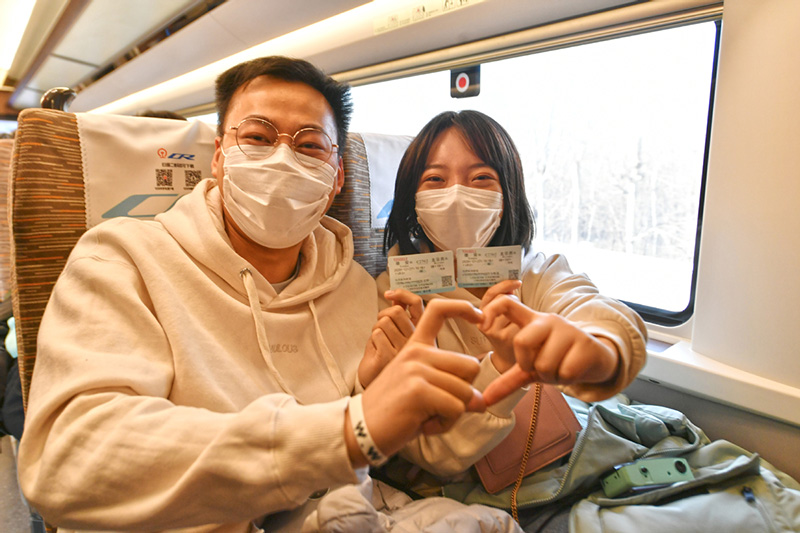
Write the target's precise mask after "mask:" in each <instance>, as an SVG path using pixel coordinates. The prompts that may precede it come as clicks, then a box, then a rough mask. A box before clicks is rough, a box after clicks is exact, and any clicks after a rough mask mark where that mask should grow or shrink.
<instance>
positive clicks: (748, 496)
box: [742, 485, 778, 533]
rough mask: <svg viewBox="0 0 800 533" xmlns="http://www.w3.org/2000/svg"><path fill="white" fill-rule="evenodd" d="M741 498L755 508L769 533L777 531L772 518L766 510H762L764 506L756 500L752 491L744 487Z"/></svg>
mask: <svg viewBox="0 0 800 533" xmlns="http://www.w3.org/2000/svg"><path fill="white" fill-rule="evenodd" d="M742 496H744V501H746V502H747V503H749V504H750V505H752V506H753V507H755V508H756V510H757V511H758V513H759V514H760V515H761V520H763V521H764V524H766V525H767V528H768V529H769V531H770V533H772V532H773V531H778V529H777V528H776V527H775V523H774V522H773V521H772V516H770V514H769V512H767V509H765V508H764V504H762V503H761V502H760V501H759V500H758V498H756V495H755V493H754V492H753V489H751V488H750V487H748V486H747V485H745V486H744V487H742Z"/></svg>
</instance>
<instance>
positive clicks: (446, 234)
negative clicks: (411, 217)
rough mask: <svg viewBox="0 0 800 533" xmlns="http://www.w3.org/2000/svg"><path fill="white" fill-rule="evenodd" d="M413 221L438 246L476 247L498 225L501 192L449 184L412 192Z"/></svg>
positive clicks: (484, 244) (500, 214)
mask: <svg viewBox="0 0 800 533" xmlns="http://www.w3.org/2000/svg"><path fill="white" fill-rule="evenodd" d="M416 211H417V221H418V222H419V224H420V225H421V226H422V229H423V230H425V235H427V236H428V238H429V239H430V240H431V242H432V243H433V244H434V245H435V246H436V248H438V249H439V250H456V249H457V248H480V247H482V246H486V245H487V244H489V241H491V240H492V237H493V236H494V233H495V231H497V228H498V227H499V226H500V218H501V216H502V214H503V194H502V193H499V192H496V191H487V190H482V189H475V188H472V187H466V186H464V185H453V186H452V187H447V188H445V189H435V190H427V191H419V192H417V194H416Z"/></svg>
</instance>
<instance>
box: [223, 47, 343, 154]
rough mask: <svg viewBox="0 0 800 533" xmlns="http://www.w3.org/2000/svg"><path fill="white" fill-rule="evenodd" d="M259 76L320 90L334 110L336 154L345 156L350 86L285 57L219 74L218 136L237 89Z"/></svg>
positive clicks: (299, 61) (232, 68)
mask: <svg viewBox="0 0 800 533" xmlns="http://www.w3.org/2000/svg"><path fill="white" fill-rule="evenodd" d="M260 76H269V77H271V78H276V79H280V80H284V81H297V82H300V83H305V84H306V85H308V86H309V87H311V88H313V89H316V90H317V91H319V92H320V93H321V94H322V96H324V97H325V100H327V101H328V104H329V105H330V106H331V109H332V110H333V117H334V120H335V121H336V137H337V139H336V143H337V144H338V145H339V155H340V156H341V155H342V154H344V151H345V148H346V145H347V128H348V127H349V125H350V115H351V114H352V113H353V103H352V100H351V97H350V86H349V85H348V84H346V83H342V82H338V81H336V80H334V79H333V78H331V77H330V76H328V75H327V74H325V73H324V72H322V71H321V70H320V69H318V68H317V67H315V66H314V65H312V64H311V63H309V62H308V61H305V60H303V59H295V58H291V57H284V56H268V57H260V58H257V59H252V60H250V61H246V62H244V63H240V64H238V65H236V66H234V67H231V68H230V69H228V70H226V71H225V72H223V73H222V74H220V75H219V77H218V78H217V82H216V106H217V120H218V123H217V133H218V134H219V135H222V134H223V130H222V129H223V127H224V124H225V116H226V115H227V114H228V106H229V105H230V103H231V100H232V99H233V95H234V94H235V93H236V91H237V90H239V88H240V87H243V86H244V85H246V84H248V83H250V82H251V81H253V80H254V79H256V78H258V77H260Z"/></svg>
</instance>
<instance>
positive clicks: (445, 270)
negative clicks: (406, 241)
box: [387, 250, 456, 294]
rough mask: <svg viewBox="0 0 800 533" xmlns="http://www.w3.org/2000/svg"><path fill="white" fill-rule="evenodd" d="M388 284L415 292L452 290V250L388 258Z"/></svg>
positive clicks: (453, 285)
mask: <svg viewBox="0 0 800 533" xmlns="http://www.w3.org/2000/svg"><path fill="white" fill-rule="evenodd" d="M387 264H388V267H389V284H390V285H391V287H392V289H406V290H407V291H411V292H413V293H415V294H430V293H434V292H447V291H453V290H455V288H456V285H455V269H454V266H453V252H452V251H451V250H445V251H444V252H432V253H427V254H414V255H396V256H392V257H390V258H389V260H388V262H387Z"/></svg>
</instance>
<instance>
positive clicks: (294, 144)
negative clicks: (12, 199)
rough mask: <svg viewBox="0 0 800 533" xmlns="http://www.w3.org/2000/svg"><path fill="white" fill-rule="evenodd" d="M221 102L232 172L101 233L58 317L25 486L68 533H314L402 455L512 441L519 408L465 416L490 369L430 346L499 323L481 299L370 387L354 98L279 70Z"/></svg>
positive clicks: (283, 63) (242, 80)
mask: <svg viewBox="0 0 800 533" xmlns="http://www.w3.org/2000/svg"><path fill="white" fill-rule="evenodd" d="M217 106H218V113H219V131H218V134H219V135H218V137H217V140H216V152H215V155H214V159H213V163H212V172H213V175H214V176H215V177H216V180H206V181H203V182H201V183H200V184H199V185H198V186H197V187H196V188H195V189H194V191H193V192H192V193H191V194H189V195H187V196H186V197H184V198H182V199H181V200H180V201H179V202H178V203H177V204H176V205H175V207H174V208H172V209H171V210H169V211H168V212H166V213H163V214H161V215H159V216H158V217H157V218H156V220H155V221H149V222H145V221H141V220H136V219H130V218H118V219H113V220H110V221H107V222H105V223H103V224H100V225H98V226H96V227H95V228H93V229H91V230H89V231H87V232H86V234H85V235H84V236H83V237H82V238H81V240H80V242H79V243H78V244H77V246H76V247H75V249H74V251H73V253H72V255H71V256H70V259H69V261H68V263H67V266H66V268H65V269H64V272H63V274H62V275H61V278H60V279H59V281H58V283H57V284H56V287H55V288H54V290H53V294H52V297H51V299H50V302H49V304H48V307H47V309H46V312H45V315H44V317H43V320H42V324H41V328H40V335H39V340H38V349H39V352H38V355H37V363H36V371H35V374H34V377H33V382H32V386H31V391H30V400H29V407H28V413H27V417H28V418H27V420H26V428H25V434H24V436H23V438H22V442H21V447H20V453H19V467H20V481H21V485H22V488H23V491H24V493H25V495H26V497H27V498H28V500H29V501H30V502H31V503H32V504H33V506H34V507H35V508H36V509H37V510H38V511H39V512H40V513H41V514H42V515H43V516H44V517H45V519H46V520H47V521H49V522H51V523H54V524H56V525H58V526H59V527H60V528H61V530H65V529H64V528H72V529H92V530H118V531H119V530H167V529H180V530H181V531H189V530H190V531H226V532H227V531H236V532H246V531H251V530H256V529H257V525H259V524H262V523H263V517H264V516H266V515H271V516H270V517H269V519H268V520H269V526H268V528H269V529H270V530H274V529H277V528H278V527H280V524H281V523H284V524H286V525H285V527H286V528H296V527H299V526H298V524H300V523H302V520H303V518H304V517H305V516H306V515H308V514H309V513H310V512H311V511H312V510H313V498H312V499H311V500H310V496H315V495H316V496H318V495H319V494H321V493H324V492H325V491H326V490H327V489H329V488H335V487H342V486H347V485H349V484H356V483H359V482H361V481H364V480H365V477H366V471H367V469H366V468H364V467H366V466H367V465H368V464H378V463H380V462H382V461H383V460H384V458H385V456H388V455H391V454H394V453H395V452H397V451H399V450H401V448H404V447H405V448H406V449H408V450H409V455H410V456H411V457H418V458H419V459H420V462H421V463H423V464H426V465H427V464H434V465H436V464H440V465H444V466H443V467H442V468H441V470H442V471H445V472H448V471H449V472H453V471H457V470H459V469H463V468H466V467H467V466H469V464H471V463H472V462H474V461H475V460H476V459H477V458H479V457H480V456H481V455H482V454H483V453H485V451H486V450H488V449H489V448H491V447H492V446H493V445H494V444H495V443H497V442H499V440H501V439H502V438H503V437H504V436H505V434H506V433H507V432H508V430H510V425H511V419H510V418H509V416H510V411H511V408H512V407H513V404H514V403H515V401H516V399H518V397H519V395H517V396H516V397H513V395H512V398H509V399H508V401H507V402H505V404H504V403H503V402H501V403H500V404H497V405H495V406H493V407H492V411H493V413H489V412H487V413H483V414H478V413H471V414H468V415H466V416H461V415H462V414H463V413H464V411H465V410H478V411H481V410H483V407H484V406H483V404H482V400H481V397H480V394H478V393H477V392H476V390H475V389H474V388H473V381H475V386H476V387H478V388H480V387H481V386H483V385H481V383H480V382H481V379H482V380H483V384H485V383H486V382H488V380H490V379H491V377H492V375H491V372H489V373H488V374H487V372H486V368H485V367H486V365H479V363H478V362H477V361H476V360H474V359H472V358H469V357H466V356H461V355H458V354H453V353H448V352H443V351H440V350H437V349H436V348H434V347H433V346H432V344H433V338H434V336H435V332H436V330H438V325H440V323H441V317H442V316H444V315H448V314H449V315H454V316H455V315H458V316H461V317H464V318H466V319H468V320H472V321H478V320H479V318H480V317H479V315H478V313H477V312H476V311H475V310H474V309H473V308H472V307H471V306H470V305H468V304H464V303H463V302H459V303H455V302H454V303H453V304H452V305H450V304H447V305H449V307H448V306H447V305H445V306H444V307H443V308H441V309H439V308H435V307H436V306H434V308H431V309H428V310H427V311H426V316H427V317H428V318H426V319H425V321H423V322H422V323H420V325H419V328H418V330H417V333H416V334H415V336H414V337H413V338H412V341H411V342H409V343H408V344H407V345H406V346H405V347H404V348H403V350H402V351H401V352H400V353H399V354H398V355H397V356H396V357H395V358H394V359H393V360H392V361H391V362H390V363H389V364H388V365H387V366H386V367H385V368H384V369H383V371H382V372H381V373H380V374H379V375H378V376H377V377H375V378H374V379H372V378H371V377H370V379H369V381H370V384H369V386H368V388H367V390H366V391H363V394H360V393H361V392H362V387H361V384H360V380H359V379H358V375H359V365H360V364H362V361H365V362H366V363H364V364H366V365H367V366H370V364H371V368H374V366H375V364H374V361H372V362H371V363H370V358H371V357H375V354H372V353H371V352H370V350H367V353H366V355H364V353H365V351H364V346H365V345H366V344H367V339H368V338H369V336H370V332H371V330H372V328H373V324H374V322H375V320H376V316H377V299H376V288H375V283H374V280H373V279H372V278H371V277H370V276H369V275H368V274H367V272H366V271H365V270H364V269H363V268H361V267H360V266H359V265H358V264H357V263H355V262H354V261H353V244H352V235H351V233H350V230H349V229H348V228H347V227H345V226H344V225H342V224H341V223H339V222H337V221H335V220H333V219H331V218H328V217H325V216H324V213H325V212H326V210H327V209H328V207H329V206H330V205H331V203H332V201H333V198H334V196H335V195H336V194H337V193H338V192H339V191H340V190H341V188H342V185H343V181H344V173H343V170H342V157H341V155H342V151H343V149H344V142H345V140H346V132H347V125H348V121H349V114H350V100H349V88H348V87H347V86H346V85H343V84H339V83H338V82H336V81H334V80H332V79H331V78H329V77H327V76H325V75H324V74H322V73H321V72H320V71H319V70H317V69H316V68H315V67H313V66H312V65H310V64H309V63H307V62H304V61H298V60H293V59H288V58H282V57H272V58H262V59H258V60H254V61H250V62H247V63H244V64H242V65H238V66H236V67H234V68H232V69H230V70H229V71H227V72H226V73H224V74H223V75H221V76H220V78H219V79H218V80H217ZM362 356H363V358H362ZM479 375H482V376H484V377H483V378H481V377H480V376H479ZM476 376H479V377H478V379H477V380H475V378H476ZM361 381H362V382H366V380H361ZM456 424H457V425H458V427H457V428H456V431H454V432H451V433H450V436H449V437H446V436H442V437H441V438H439V437H436V436H434V437H430V440H429V441H428V444H427V445H426V444H424V442H425V439H426V438H428V437H425V435H428V434H436V433H441V432H443V431H444V430H446V429H448V428H451V427H452V426H453V425H456ZM460 434H466V435H470V436H471V437H470V438H469V439H454V437H453V435H460ZM279 511H289V512H288V513H279ZM276 513H278V514H276ZM287 517H288V518H287ZM500 520H501V521H502V518H501V519H500ZM509 527H512V526H509Z"/></svg>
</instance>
